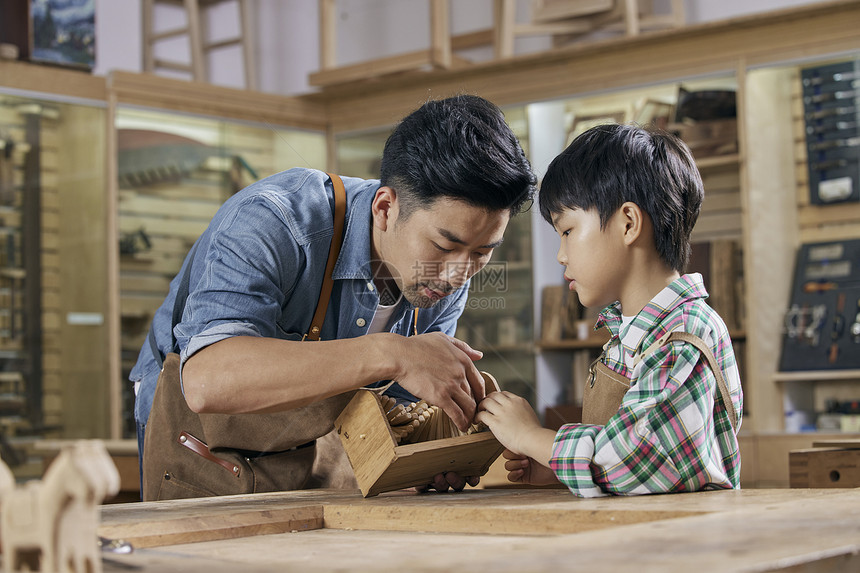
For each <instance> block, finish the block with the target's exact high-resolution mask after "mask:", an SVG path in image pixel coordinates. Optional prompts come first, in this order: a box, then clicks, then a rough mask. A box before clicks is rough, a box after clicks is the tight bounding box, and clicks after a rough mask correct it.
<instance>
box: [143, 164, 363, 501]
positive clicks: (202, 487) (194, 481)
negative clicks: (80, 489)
mask: <svg viewBox="0 0 860 573" xmlns="http://www.w3.org/2000/svg"><path fill="white" fill-rule="evenodd" d="M329 177H331V180H332V184H333V185H334V190H335V193H334V197H335V201H334V202H335V209H334V234H333V236H332V242H331V246H330V248H329V255H328V260H327V262H326V270H325V277H324V279H323V285H322V289H321V291H320V298H319V301H318V303H317V308H316V311H315V313H314V318H313V321H312V322H311V325H310V328H309V329H308V334H307V335H306V336H305V339H308V340H319V336H320V332H321V330H322V323H323V320H324V319H325V313H326V309H327V308H328V302H329V298H330V296H331V291H332V286H333V281H332V278H331V274H332V269H333V268H334V264H335V262H336V261H337V257H338V254H339V253H340V247H341V244H342V242H343V227H344V219H345V213H346V191H345V190H344V187H343V182H342V181H341V180H340V178H339V177H338V176H337V175H333V174H329ZM189 270H190V262H189ZM188 275H190V272H188V271H187V272H186V276H185V277H183V282H185V283H186V288H187V280H188ZM179 290H182V287H180V289H179ZM185 296H187V293H185V295H183V296H182V299H183V300H180V296H179V294H177V305H176V308H174V323H175V322H177V321H178V320H179V318H181V308H182V305H184V298H185ZM151 340H154V339H151ZM154 351H155V352H156V358H160V355H159V354H157V350H154ZM179 362H180V361H179V355H178V354H176V353H170V354H168V355H167V356H166V357H165V358H164V362H163V366H162V370H161V374H160V375H159V377H158V383H157V386H156V390H155V396H154V398H153V403H152V410H151V412H150V415H149V420H148V422H147V424H146V433H145V437H144V448H143V484H142V493H143V500H144V501H153V500H163V499H179V498H188V497H207V496H215V495H231V494H241V493H255V492H265V491H284V490H293V489H305V488H310V487H357V486H356V485H355V484H356V482H355V477H354V476H353V474H352V470H351V469H350V467H349V463H348V460H347V459H346V455H345V454H344V452H343V447H342V446H341V445H340V440H338V439H337V437H336V436H334V437H333V435H332V433H331V432H332V429H333V428H334V420H335V418H337V416H338V415H339V414H340V412H341V411H342V410H343V408H344V407H346V404H347V403H348V402H349V400H350V399H351V398H352V396H353V394H354V393H355V392H354V391H350V392H346V393H344V394H339V395H337V396H332V397H331V398H328V399H325V400H322V401H319V402H315V403H312V404H310V405H308V406H306V407H303V408H297V409H293V410H288V411H284V412H277V413H273V414H238V415H228V414H196V413H194V412H193V411H191V409H190V408H188V405H187V403H186V402H185V397H184V396H183V395H182V388H181V386H180V378H179ZM323 449H324V450H325V451H320V452H319V453H320V454H322V455H317V454H318V450H323ZM318 458H323V459H325V463H318V464H317V465H316V466H315V463H314V462H315V460H317V459H318Z"/></svg>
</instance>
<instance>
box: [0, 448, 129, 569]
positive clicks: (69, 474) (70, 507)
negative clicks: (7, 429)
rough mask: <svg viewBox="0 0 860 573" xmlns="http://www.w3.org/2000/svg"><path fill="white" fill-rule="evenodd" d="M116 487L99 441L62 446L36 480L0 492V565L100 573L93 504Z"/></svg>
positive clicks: (114, 475)
mask: <svg viewBox="0 0 860 573" xmlns="http://www.w3.org/2000/svg"><path fill="white" fill-rule="evenodd" d="M118 491H119V473H118V472H117V470H116V466H114V464H113V461H112V460H111V459H110V456H109V455H108V453H107V450H106V449H105V447H104V444H103V443H102V442H100V441H98V440H88V441H78V442H73V443H71V444H69V445H67V446H65V447H64V448H63V450H62V451H61V452H60V455H59V456H57V458H56V459H55V460H54V462H53V463H52V464H51V466H50V467H49V468H48V471H47V472H46V473H45V476H44V479H43V480H42V481H41V482H39V481H32V482H28V483H26V484H24V485H23V486H22V487H20V488H16V487H13V488H12V489H10V490H8V491H7V492H6V493H5V494H4V495H3V499H2V508H0V538H2V541H3V568H4V570H5V571H7V572H12V571H22V570H28V571H43V572H46V571H52V572H58V573H65V572H69V573H72V572H74V573H80V572H88V573H99V572H101V571H102V560H101V553H100V550H99V548H98V541H97V540H98V534H97V531H96V529H97V526H98V505H99V504H100V503H101V502H102V501H103V500H104V499H105V498H106V497H109V496H113V495H116V493H117V492H118Z"/></svg>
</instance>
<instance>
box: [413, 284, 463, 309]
mask: <svg viewBox="0 0 860 573" xmlns="http://www.w3.org/2000/svg"><path fill="white" fill-rule="evenodd" d="M425 288H429V289H430V290H434V291H436V292H438V293H442V294H445V295H449V294H450V293H452V292H454V290H455V289H454V287H453V286H451V285H450V284H429V283H418V284H414V285H410V286H408V287H404V289H403V297H404V298H405V299H406V300H407V301H409V304H411V305H412V306H414V307H415V308H432V307H434V306H436V305H437V304H439V302H440V301H441V300H442V298H444V297H440V298H436V297H430V296H427V295H426V294H424V289H425Z"/></svg>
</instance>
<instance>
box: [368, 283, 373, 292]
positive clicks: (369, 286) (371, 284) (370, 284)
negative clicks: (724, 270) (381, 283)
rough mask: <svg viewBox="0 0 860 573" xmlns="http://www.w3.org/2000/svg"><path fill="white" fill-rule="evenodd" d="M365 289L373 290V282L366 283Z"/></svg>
mask: <svg viewBox="0 0 860 573" xmlns="http://www.w3.org/2000/svg"><path fill="white" fill-rule="evenodd" d="M367 290H373V283H372V282H369V283H367Z"/></svg>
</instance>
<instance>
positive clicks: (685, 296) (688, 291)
mask: <svg viewBox="0 0 860 573" xmlns="http://www.w3.org/2000/svg"><path fill="white" fill-rule="evenodd" d="M707 297H708V292H707V291H706V290H705V284H704V282H703V281H702V275H700V274H699V273H690V274H686V275H682V276H681V277H679V278H677V279H675V280H674V281H672V283H671V284H669V286H667V287H666V288H664V289H663V290H661V291H660V292H659V293H657V296H655V297H654V298H652V299H651V302H649V303H648V304H647V305H645V308H643V309H642V310H641V311H639V314H637V315H636V316H635V317H634V318H633V321H632V322H631V323H630V324H628V325H627V327H626V328H625V329H624V330H623V331H620V329H621V303H619V302H617V301H616V302H614V303H612V304H610V305H609V306H607V307H606V308H604V309H603V310H602V311H601V312H600V315H599V316H598V318H597V324H596V325H595V328H600V327H602V326H605V327H606V328H607V329H608V330H609V332H610V333H611V334H612V338H615V337H620V338H621V345H622V346H623V347H624V349H625V350H626V351H627V353H628V354H629V355H631V356H632V355H633V354H635V353H636V352H637V351H638V350H639V346H640V345H641V344H642V340H643V339H644V338H645V336H646V335H647V334H648V333H649V332H651V331H652V330H653V329H654V328H655V327H656V326H657V325H659V324H660V323H661V322H662V321H663V319H664V318H666V316H668V315H669V313H671V312H672V311H673V310H675V309H676V308H678V307H679V306H680V305H682V304H684V303H685V302H687V301H691V300H695V299H705V298H707Z"/></svg>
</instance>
